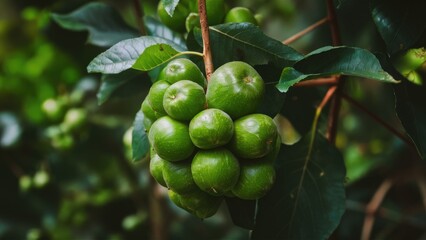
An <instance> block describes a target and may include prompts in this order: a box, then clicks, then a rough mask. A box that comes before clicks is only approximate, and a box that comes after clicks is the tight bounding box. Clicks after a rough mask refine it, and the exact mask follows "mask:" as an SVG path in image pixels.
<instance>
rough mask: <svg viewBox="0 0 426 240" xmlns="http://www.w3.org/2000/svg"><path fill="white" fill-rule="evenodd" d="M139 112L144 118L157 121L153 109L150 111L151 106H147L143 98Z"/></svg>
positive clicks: (146, 101)
mask: <svg viewBox="0 0 426 240" xmlns="http://www.w3.org/2000/svg"><path fill="white" fill-rule="evenodd" d="M141 111H142V113H143V115H144V117H145V118H150V119H157V114H156V113H155V111H154V109H152V107H151V104H149V101H148V99H147V98H145V100H143V102H142V104H141Z"/></svg>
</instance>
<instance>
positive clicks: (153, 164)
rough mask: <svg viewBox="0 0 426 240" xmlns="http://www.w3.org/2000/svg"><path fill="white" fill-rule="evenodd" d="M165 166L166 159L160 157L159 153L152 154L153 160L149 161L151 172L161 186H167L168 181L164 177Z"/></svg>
mask: <svg viewBox="0 0 426 240" xmlns="http://www.w3.org/2000/svg"><path fill="white" fill-rule="evenodd" d="M163 167H164V160H163V159H161V158H160V156H158V155H157V154H154V155H151V160H150V162H149V172H150V173H151V175H152V177H154V179H155V181H157V182H158V183H159V184H160V185H161V186H163V187H167V185H166V182H165V181H164V177H163Z"/></svg>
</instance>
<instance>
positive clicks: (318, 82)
mask: <svg viewBox="0 0 426 240" xmlns="http://www.w3.org/2000/svg"><path fill="white" fill-rule="evenodd" d="M336 84H337V81H336V77H328V78H316V79H312V80H305V81H302V82H298V83H297V84H295V85H294V86H295V87H316V86H324V85H336Z"/></svg>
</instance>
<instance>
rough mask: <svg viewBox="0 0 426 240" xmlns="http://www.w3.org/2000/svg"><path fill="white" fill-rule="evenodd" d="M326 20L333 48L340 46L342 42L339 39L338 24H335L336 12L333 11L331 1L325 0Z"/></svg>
mask: <svg viewBox="0 0 426 240" xmlns="http://www.w3.org/2000/svg"><path fill="white" fill-rule="evenodd" d="M327 19H328V21H329V23H330V30H331V39H332V40H333V46H338V45H340V44H342V41H341V39H340V31H339V24H338V23H337V17H336V10H335V9H334V3H333V0H327Z"/></svg>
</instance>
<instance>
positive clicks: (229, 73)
mask: <svg viewBox="0 0 426 240" xmlns="http://www.w3.org/2000/svg"><path fill="white" fill-rule="evenodd" d="M264 91H265V86H264V82H263V79H262V77H261V76H260V75H259V74H258V73H257V71H256V70H255V69H254V68H253V67H252V66H250V65H248V64H247V63H245V62H238V61H235V62H229V63H226V64H224V65H222V66H221V67H219V68H218V69H217V70H216V71H215V72H214V73H213V74H212V75H211V77H210V82H209V85H208V88H207V93H206V97H207V104H208V107H209V108H218V109H221V110H223V111H225V112H226V113H227V114H228V115H229V116H231V118H232V119H237V118H239V117H242V116H244V115H247V114H250V113H253V112H255V111H256V109H257V107H258V105H259V104H260V103H261V101H262V98H263V94H264Z"/></svg>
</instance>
